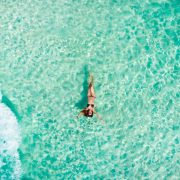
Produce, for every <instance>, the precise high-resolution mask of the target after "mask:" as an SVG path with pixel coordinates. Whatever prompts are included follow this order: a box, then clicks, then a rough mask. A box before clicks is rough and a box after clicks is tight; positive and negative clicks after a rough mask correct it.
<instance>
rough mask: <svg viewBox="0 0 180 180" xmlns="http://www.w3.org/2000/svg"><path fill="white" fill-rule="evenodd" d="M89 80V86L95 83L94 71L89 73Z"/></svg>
mask: <svg viewBox="0 0 180 180" xmlns="http://www.w3.org/2000/svg"><path fill="white" fill-rule="evenodd" d="M88 82H89V86H92V85H93V83H94V77H93V75H92V73H90V74H89V80H88Z"/></svg>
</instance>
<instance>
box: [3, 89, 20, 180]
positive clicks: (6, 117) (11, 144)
mask: <svg viewBox="0 0 180 180" xmlns="http://www.w3.org/2000/svg"><path fill="white" fill-rule="evenodd" d="M1 98H2V95H1V92H0V154H1V157H2V158H0V169H1V167H2V166H3V165H5V162H3V158H6V157H8V160H9V161H12V162H13V163H12V164H13V172H11V173H12V174H11V178H12V179H20V176H21V162H20V160H19V154H18V152H17V150H18V148H19V144H20V141H21V138H20V129H19V127H18V123H17V119H16V117H15V115H14V114H13V112H11V110H10V109H9V108H8V107H7V106H6V105H5V104H3V103H1ZM7 171H8V170H7ZM2 178H3V179H6V178H7V177H6V174H4V173H3V174H2Z"/></svg>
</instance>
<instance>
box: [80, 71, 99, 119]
mask: <svg viewBox="0 0 180 180" xmlns="http://www.w3.org/2000/svg"><path fill="white" fill-rule="evenodd" d="M93 80H94V79H93V76H92V74H90V77H89V87H88V104H87V107H86V108H84V109H83V110H82V111H81V112H80V113H79V115H78V116H77V117H79V116H80V115H84V116H86V117H93V115H94V114H96V115H97V117H98V118H99V119H101V118H100V116H99V115H98V113H97V112H96V111H95V109H94V100H95V98H96V95H95V92H94V87H93Z"/></svg>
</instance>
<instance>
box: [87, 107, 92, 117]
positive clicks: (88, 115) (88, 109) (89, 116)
mask: <svg viewBox="0 0 180 180" xmlns="http://www.w3.org/2000/svg"><path fill="white" fill-rule="evenodd" d="M89 112H90V110H89V109H88V110H87V111H85V116H86V117H93V111H92V114H91V115H89Z"/></svg>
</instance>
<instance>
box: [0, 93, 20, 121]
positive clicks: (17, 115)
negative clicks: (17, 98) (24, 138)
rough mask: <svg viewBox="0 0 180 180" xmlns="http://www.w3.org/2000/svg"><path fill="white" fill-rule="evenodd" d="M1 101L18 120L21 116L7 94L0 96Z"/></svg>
mask: <svg viewBox="0 0 180 180" xmlns="http://www.w3.org/2000/svg"><path fill="white" fill-rule="evenodd" d="M1 102H2V103H4V104H5V105H6V106H7V107H8V108H9V109H10V110H11V111H12V112H13V113H14V115H15V116H16V118H17V120H18V121H20V120H21V117H20V115H19V113H18V111H17V109H16V106H15V105H14V104H13V103H12V102H11V100H10V99H9V98H8V97H7V96H4V95H3V96H2V101H1Z"/></svg>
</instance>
